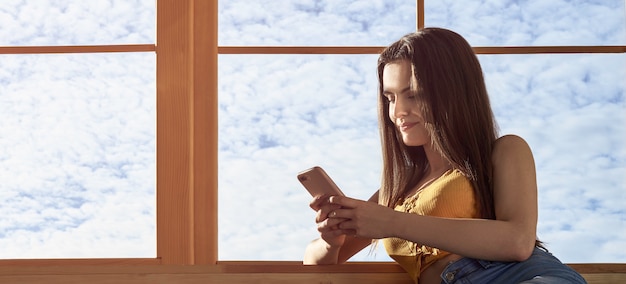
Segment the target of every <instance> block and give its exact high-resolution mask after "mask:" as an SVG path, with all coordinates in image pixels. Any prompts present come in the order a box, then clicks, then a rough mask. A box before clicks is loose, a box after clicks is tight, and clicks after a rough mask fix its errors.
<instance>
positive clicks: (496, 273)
mask: <svg viewBox="0 0 626 284" xmlns="http://www.w3.org/2000/svg"><path fill="white" fill-rule="evenodd" d="M441 279H442V281H441V283H442V284H453V283H454V284H470V283H495V284H499V283H506V284H508V283H524V284H540V283H546V284H547V283H581V284H583V283H587V281H585V279H584V278H583V277H582V276H580V274H578V272H576V271H575V270H574V269H572V268H570V267H569V266H567V265H565V264H563V263H562V262H561V261H560V260H558V259H557V258H556V257H554V256H553V255H552V254H551V253H549V252H546V251H545V250H543V249H541V248H535V250H534V251H533V254H532V255H531V257H530V258H529V259H527V260H525V261H522V262H500V261H487V260H477V259H473V258H461V259H459V260H457V261H455V262H453V263H451V264H450V265H448V266H447V267H446V268H445V269H444V270H443V272H442V273H441Z"/></svg>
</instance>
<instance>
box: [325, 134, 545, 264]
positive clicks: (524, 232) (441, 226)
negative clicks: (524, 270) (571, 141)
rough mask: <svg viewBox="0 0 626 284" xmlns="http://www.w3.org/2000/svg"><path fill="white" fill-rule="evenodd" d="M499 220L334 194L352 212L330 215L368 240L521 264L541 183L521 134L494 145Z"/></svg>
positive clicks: (529, 245)
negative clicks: (414, 210) (424, 212)
mask: <svg viewBox="0 0 626 284" xmlns="http://www.w3.org/2000/svg"><path fill="white" fill-rule="evenodd" d="M493 167H494V202H495V209H496V220H484V219H454V218H440V217H432V216H421V215H417V214H409V213H403V212H397V211H393V210H390V208H387V207H384V206H373V205H372V204H366V203H363V202H361V201H358V200H354V199H349V198H346V197H337V196H334V197H332V198H331V203H333V204H337V205H341V206H343V207H348V208H352V209H337V210H334V211H332V212H330V214H329V215H330V217H331V218H344V219H349V220H346V221H344V222H342V223H340V225H339V229H340V230H341V231H342V232H344V233H347V234H354V235H356V236H360V237H367V238H384V237H398V238H402V239H406V240H410V241H413V242H416V243H420V244H425V245H428V246H432V247H437V248H440V249H442V250H445V251H449V252H452V253H455V254H459V255H463V256H466V257H472V258H479V259H489V260H500V261H522V260H525V259H527V258H528V257H530V255H531V253H532V250H533V248H534V244H535V239H536V229H537V182H536V174H535V164H534V160H533V156H532V153H531V151H530V147H529V146H528V144H527V143H526V142H525V141H524V140H523V139H522V138H520V137H517V136H504V137H501V138H500V139H498V140H497V141H496V144H495V146H494V151H493Z"/></svg>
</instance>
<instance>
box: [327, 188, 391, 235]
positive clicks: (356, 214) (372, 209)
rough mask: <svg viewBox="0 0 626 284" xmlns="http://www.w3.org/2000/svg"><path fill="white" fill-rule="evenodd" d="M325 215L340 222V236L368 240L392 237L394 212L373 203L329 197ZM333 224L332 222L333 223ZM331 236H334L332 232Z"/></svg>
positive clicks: (341, 197) (342, 197)
mask: <svg viewBox="0 0 626 284" xmlns="http://www.w3.org/2000/svg"><path fill="white" fill-rule="evenodd" d="M329 201H330V203H329V205H332V207H331V206H329V207H327V210H330V211H329V212H327V213H326V215H327V216H329V219H330V220H333V219H335V220H340V221H339V223H338V225H337V226H338V229H339V231H340V232H341V233H342V234H346V235H349V236H355V237H360V238H368V239H382V238H386V237H390V236H392V235H393V229H394V227H393V224H394V218H393V215H392V214H394V213H395V212H396V211H394V210H393V209H391V208H389V207H386V206H382V205H379V204H378V203H375V202H368V201H362V200H357V199H352V198H349V197H344V196H331V197H330V198H329ZM333 224H334V222H333ZM333 234H336V232H335V231H333Z"/></svg>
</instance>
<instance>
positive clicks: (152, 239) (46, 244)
mask: <svg viewBox="0 0 626 284" xmlns="http://www.w3.org/2000/svg"><path fill="white" fill-rule="evenodd" d="M0 60H1V62H2V66H0V108H1V110H0V115H1V116H2V117H1V118H0V180H2V184H1V185H0V196H1V197H0V199H1V200H2V206H0V247H2V248H3V249H2V251H0V258H83V257H88V258H94V257H95V258H102V257H155V256H156V249H155V248H156V231H155V226H156V212H155V210H156V207H155V204H156V202H155V188H156V184H155V180H156V175H155V173H156V168H155V161H156V151H155V143H156V141H155V140H156V138H155V137H156V135H155V131H156V127H155V123H156V118H155V117H156V98H155V93H156V91H155V85H156V84H155V68H156V67H155V61H156V58H155V55H154V54H153V53H132V54H130V53H117V54H79V55H3V56H1V57H0Z"/></svg>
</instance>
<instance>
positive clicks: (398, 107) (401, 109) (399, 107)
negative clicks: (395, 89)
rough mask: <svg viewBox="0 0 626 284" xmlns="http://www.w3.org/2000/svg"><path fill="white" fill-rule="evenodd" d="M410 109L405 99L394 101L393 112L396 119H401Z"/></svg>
mask: <svg viewBox="0 0 626 284" xmlns="http://www.w3.org/2000/svg"><path fill="white" fill-rule="evenodd" d="M409 110H410V107H409V104H408V103H407V102H406V100H405V99H396V103H395V105H394V109H393V112H394V114H395V116H396V117H403V116H406V115H407V114H408V113H409Z"/></svg>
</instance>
